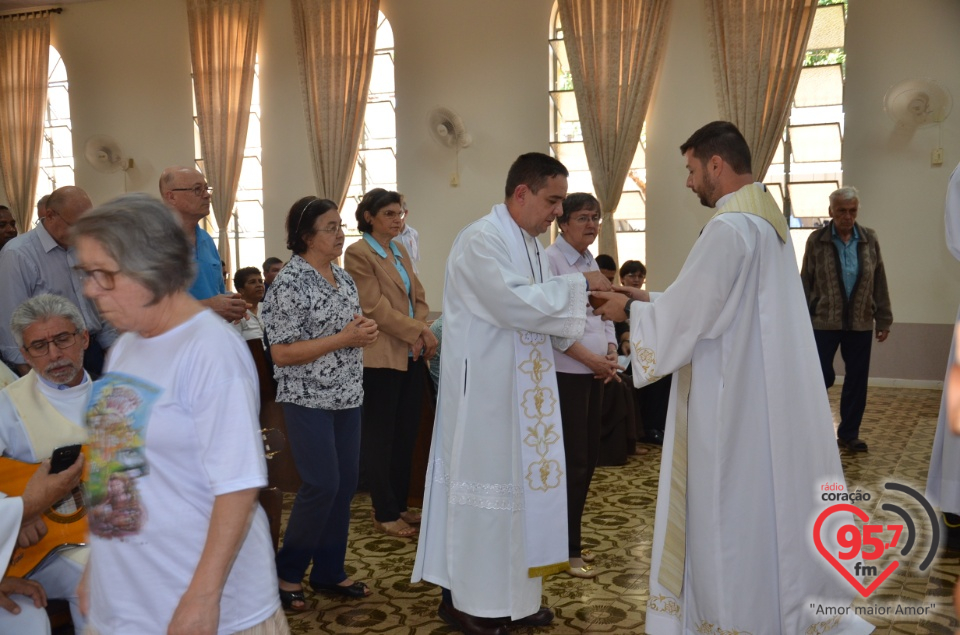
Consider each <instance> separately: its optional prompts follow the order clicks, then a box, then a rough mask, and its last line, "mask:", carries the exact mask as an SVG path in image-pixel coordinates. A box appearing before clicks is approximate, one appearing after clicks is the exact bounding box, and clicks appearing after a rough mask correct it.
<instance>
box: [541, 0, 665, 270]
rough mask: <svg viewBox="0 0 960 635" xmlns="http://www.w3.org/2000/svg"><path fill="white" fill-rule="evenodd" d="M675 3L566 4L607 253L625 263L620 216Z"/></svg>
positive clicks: (566, 31) (583, 0)
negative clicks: (620, 253)
mask: <svg viewBox="0 0 960 635" xmlns="http://www.w3.org/2000/svg"><path fill="white" fill-rule="evenodd" d="M670 6H671V0H622V1H618V2H610V1H608V0H559V8H560V22H561V23H562V24H563V40H564V42H565V44H566V49H567V58H568V59H569V61H570V72H571V74H572V75H573V91H574V94H575V96H576V99H577V110H578V111H579V113H580V126H581V130H582V131H583V146H584V151H585V152H586V155H587V163H588V164H589V166H590V175H591V177H592V178H593V187H594V190H595V191H596V194H597V199H598V200H599V201H600V206H601V209H602V210H603V225H601V227H600V243H599V250H600V253H605V254H609V255H611V256H613V258H614V259H615V260H616V259H617V237H616V226H615V225H614V223H613V214H614V212H615V211H616V209H617V205H618V204H619V203H620V195H621V194H622V192H623V182H624V180H625V179H626V178H627V172H628V171H629V170H630V163H631V162H632V161H633V157H634V155H635V154H636V151H637V145H638V144H639V143H640V131H641V130H642V129H643V120H644V118H645V117H646V114H647V106H648V105H649V104H650V96H651V94H652V92H653V84H654V80H655V79H656V76H657V72H658V70H659V68H660V61H661V59H662V57H663V50H664V48H665V42H664V40H665V34H666V25H667V17H668V15H669V12H670Z"/></svg>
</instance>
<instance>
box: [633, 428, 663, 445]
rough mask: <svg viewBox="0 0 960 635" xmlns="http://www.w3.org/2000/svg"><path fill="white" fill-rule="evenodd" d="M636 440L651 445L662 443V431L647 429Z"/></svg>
mask: <svg viewBox="0 0 960 635" xmlns="http://www.w3.org/2000/svg"><path fill="white" fill-rule="evenodd" d="M637 441H639V442H640V443H649V444H651V445H663V433H662V432H660V431H659V430H647V431H645V432H644V434H643V436H642V437H641V438H639V439H637Z"/></svg>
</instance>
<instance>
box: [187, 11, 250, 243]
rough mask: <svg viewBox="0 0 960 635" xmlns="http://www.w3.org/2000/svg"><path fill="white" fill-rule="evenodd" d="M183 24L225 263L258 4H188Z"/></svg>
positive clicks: (243, 136)
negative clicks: (186, 27) (187, 33)
mask: <svg viewBox="0 0 960 635" xmlns="http://www.w3.org/2000/svg"><path fill="white" fill-rule="evenodd" d="M187 20H188V22H189V26H190V57H191V60H192V61H193V86H194V92H195V93H196V96H197V123H198V125H199V128H200V154H201V156H202V157H203V171H204V173H205V176H206V177H207V182H208V183H209V184H210V187H212V188H213V191H212V193H211V196H212V199H213V214H214V217H215V218H216V219H217V226H218V227H219V228H220V239H219V244H218V245H217V247H218V249H219V251H220V257H221V258H222V259H223V260H224V262H230V235H229V227H230V217H231V215H232V214H233V206H234V204H235V203H236V200H237V186H238V185H239V183H240V170H241V168H242V167H243V148H244V146H245V145H246V142H247V125H248V124H249V121H250V99H251V97H252V95H253V67H254V64H255V63H256V59H257V29H258V27H259V25H260V0H187Z"/></svg>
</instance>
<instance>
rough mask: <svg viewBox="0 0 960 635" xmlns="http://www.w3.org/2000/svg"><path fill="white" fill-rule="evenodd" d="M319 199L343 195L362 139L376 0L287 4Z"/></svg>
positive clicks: (306, 0)
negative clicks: (290, 11) (291, 22)
mask: <svg viewBox="0 0 960 635" xmlns="http://www.w3.org/2000/svg"><path fill="white" fill-rule="evenodd" d="M291 2H292V4H293V23H294V35H295V39H296V44H297V62H298V63H299V66H300V91H301V96H302V99H303V109H304V114H305V115H306V119H307V131H308V134H309V143H310V153H311V158H312V159H313V178H314V182H315V184H316V186H317V196H319V197H320V198H328V199H330V200H332V201H333V202H335V203H336V204H337V205H339V206H341V207H342V206H343V201H344V199H346V196H347V188H348V187H349V186H350V177H351V176H352V175H353V170H354V166H355V164H356V162H357V148H358V146H359V144H360V135H361V134H363V115H364V112H365V111H366V108H367V91H368V90H369V88H370V75H371V73H372V71H373V54H374V51H375V45H376V39H377V16H378V13H379V11H380V0H291Z"/></svg>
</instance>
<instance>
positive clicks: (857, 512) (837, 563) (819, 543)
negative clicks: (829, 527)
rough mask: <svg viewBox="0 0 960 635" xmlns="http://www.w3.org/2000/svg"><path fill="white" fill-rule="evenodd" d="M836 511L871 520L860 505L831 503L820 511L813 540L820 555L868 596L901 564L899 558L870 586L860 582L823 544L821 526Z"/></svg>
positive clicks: (863, 519)
mask: <svg viewBox="0 0 960 635" xmlns="http://www.w3.org/2000/svg"><path fill="white" fill-rule="evenodd" d="M836 512H851V513H853V514H854V515H855V516H856V517H857V518H859V519H860V520H862V521H863V522H864V523H866V522H868V521H869V520H870V516H869V515H867V512H865V511H863V510H862V509H860V508H859V507H855V506H853V505H847V504H843V503H841V504H838V505H831V506H830V507H828V508H826V509H825V510H823V511H822V512H820V515H819V516H817V522H816V523H814V525H813V542H814V544H816V545H817V551H819V552H820V555H821V556H823V557H824V558H825V559H826V560H827V562H829V563H830V564H832V565H833V568H834V569H836V570H837V571H839V572H840V575H842V576H843V577H844V578H846V580H847V582H849V583H850V585H851V586H853V588H854V589H856V590H857V592H859V593H860V595H862V596H863V597H867V596H869V595H870V594H871V593H873V592H874V591H875V590H876V589H877V587H878V586H880V585H881V584H882V583H883V581H884V580H886V579H887V577H889V576H890V574H891V573H893V572H894V571H895V570H896V569H897V567H899V566H900V562H899V561H898V560H894V561H893V562H891V563H890V564H888V565H887V567H886V568H885V569H884V570H883V571H881V572H880V574H879V575H878V576H877V577H876V578H874V580H873V582H871V583H870V586H868V587H864V586H863V585H862V584H860V581H859V580H857V579H856V578H855V577H853V574H851V573H850V571H848V570H847V568H846V567H844V566H843V564H842V563H841V562H840V561H839V560H838V559H837V558H836V557H835V556H834V555H833V554H832V553H830V552H829V551H827V548H826V547H824V546H823V540H822V539H821V538H820V528H821V527H823V523H824V521H825V520H826V519H827V518H828V517H829V516H830V515H831V514H834V513H836Z"/></svg>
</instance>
